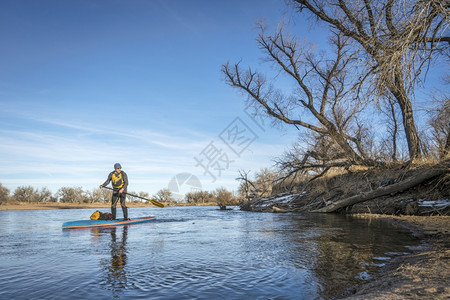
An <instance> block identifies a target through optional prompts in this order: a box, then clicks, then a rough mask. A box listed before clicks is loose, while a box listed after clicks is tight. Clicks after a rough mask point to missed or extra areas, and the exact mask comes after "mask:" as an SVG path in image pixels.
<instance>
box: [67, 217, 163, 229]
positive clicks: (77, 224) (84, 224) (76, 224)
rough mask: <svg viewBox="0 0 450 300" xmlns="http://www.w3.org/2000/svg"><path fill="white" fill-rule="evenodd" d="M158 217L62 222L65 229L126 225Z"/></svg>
mask: <svg viewBox="0 0 450 300" xmlns="http://www.w3.org/2000/svg"><path fill="white" fill-rule="evenodd" d="M155 219H156V217H142V218H137V219H129V220H124V219H116V220H79V221H70V222H65V223H63V224H62V227H63V228H64V229H76V228H93V227H110V226H124V225H132V224H139V223H146V222H150V221H153V220H155Z"/></svg>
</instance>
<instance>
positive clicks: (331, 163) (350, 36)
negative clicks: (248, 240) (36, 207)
mask: <svg viewBox="0 0 450 300" xmlns="http://www.w3.org/2000/svg"><path fill="white" fill-rule="evenodd" d="M291 4H293V6H294V9H297V10H298V11H299V12H300V13H307V14H309V15H310V16H313V17H314V18H315V20H317V22H319V23H321V24H325V25H326V26H329V27H328V28H329V32H330V40H329V42H330V47H332V50H333V52H332V53H328V55H326V54H324V53H325V52H318V51H317V50H316V49H315V48H314V47H313V46H312V45H311V44H309V43H307V42H306V41H305V40H303V39H300V38H298V37H296V36H293V35H291V34H290V33H289V32H287V30H285V28H284V27H279V28H278V29H277V30H275V32H274V33H272V34H268V33H267V28H266V27H265V26H263V25H260V26H259V29H260V33H259V34H258V36H257V44H258V47H259V48H260V50H261V51H262V52H263V54H264V57H265V60H266V61H268V62H271V63H272V64H273V66H274V67H275V68H276V71H277V72H276V75H274V78H273V79H270V77H269V75H268V74H264V73H262V72H259V71H255V70H254V69H252V68H243V67H242V66H241V63H235V64H231V63H226V64H224V65H223V66H222V73H223V74H224V75H225V80H226V82H227V83H228V84H229V85H230V86H232V87H235V88H237V89H238V90H240V91H241V92H243V94H244V95H246V96H247V98H248V101H249V102H250V104H251V105H252V106H253V107H254V109H255V113H256V114H267V115H269V116H270V117H271V118H272V119H273V120H275V121H277V122H281V123H283V124H287V125H290V126H295V127H296V128H297V129H299V131H300V132H301V133H302V137H303V138H302V140H301V145H302V146H301V148H297V149H293V151H292V152H291V153H288V155H287V156H286V157H285V159H284V160H280V163H281V164H280V167H281V169H282V171H283V172H284V173H285V175H286V176H291V175H292V176H296V175H297V173H298V172H308V171H309V170H314V171H315V172H317V173H318V174H324V173H325V172H327V171H329V170H330V169H331V168H349V167H351V166H356V165H359V166H377V165H384V164H386V163H389V162H391V161H396V160H397V159H398V155H397V152H398V147H399V146H400V145H401V144H402V139H404V141H406V145H407V149H408V150H407V153H408V154H407V156H406V157H405V160H408V159H417V158H420V157H422V150H421V142H422V143H423V142H424V141H425V140H427V139H426V138H424V139H423V140H422V141H420V139H419V133H418V130H417V128H416V123H415V117H414V114H415V113H417V110H415V109H414V107H413V105H412V101H411V99H412V98H413V97H414V95H415V92H416V87H417V86H418V85H420V84H423V82H424V76H425V74H426V73H427V70H428V68H431V67H432V66H433V65H432V62H435V61H436V59H439V58H444V59H445V58H448V49H449V42H450V37H448V36H446V29H447V24H448V19H449V13H448V4H444V2H442V1H413V0H409V1H400V0H384V1H382V0H370V1H356V0H343V1H337V2H330V1H327V0H319V1H306V0H297V1H296V0H291ZM280 74H283V75H286V78H288V79H289V80H291V82H292V83H293V85H294V88H293V89H292V90H291V91H286V88H283V89H276V88H275V83H276V80H275V78H277V77H278V76H279V75H280ZM444 99H445V100H444V102H448V99H447V98H444ZM382 103H386V104H387V105H380V104H382ZM372 104H375V105H376V107H378V110H376V109H374V106H373V105H372ZM397 111H400V113H401V117H397ZM376 114H381V115H384V116H390V117H389V118H386V120H387V122H386V123H387V124H385V126H384V128H383V126H382V125H381V124H380V125H379V126H377V127H376V126H374V124H373V123H372V120H371V118H370V116H371V115H376ZM376 119H377V117H374V118H373V120H376ZM400 128H403V130H402V131H401V130H400ZM444 130H445V131H446V132H447V134H448V132H449V124H448V122H447V124H445V125H444ZM383 131H384V132H385V133H383ZM385 136H390V137H391V140H392V143H391V144H390V145H388V147H386V139H385V138H384V137H385ZM307 141H309V144H308V143H307ZM440 147H444V149H443V150H444V152H447V153H448V146H447V145H446V144H444V145H443V144H442V143H441V144H440ZM440 150H442V149H440ZM388 151H390V153H388Z"/></svg>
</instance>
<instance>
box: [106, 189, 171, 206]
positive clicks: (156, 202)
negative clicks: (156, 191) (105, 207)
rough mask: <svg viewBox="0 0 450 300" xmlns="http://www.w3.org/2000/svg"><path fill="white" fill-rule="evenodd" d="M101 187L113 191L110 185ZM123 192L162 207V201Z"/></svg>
mask: <svg viewBox="0 0 450 300" xmlns="http://www.w3.org/2000/svg"><path fill="white" fill-rule="evenodd" d="M103 188H105V189H108V190H111V191H114V189H112V188H110V187H107V186H104V187H103ZM124 194H127V195H128V196H131V197H136V198H139V199H142V200H147V201H150V202H151V203H152V204H153V205H156V206H159V207H164V204H162V203H160V202H158V201H156V200H152V199H147V198H144V197H141V196H138V195H133V194H130V193H124Z"/></svg>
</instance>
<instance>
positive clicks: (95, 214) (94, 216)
mask: <svg viewBox="0 0 450 300" xmlns="http://www.w3.org/2000/svg"><path fill="white" fill-rule="evenodd" d="M99 218H100V212H99V211H98V210H96V211H95V212H94V213H93V214H92V215H91V220H98V219H99Z"/></svg>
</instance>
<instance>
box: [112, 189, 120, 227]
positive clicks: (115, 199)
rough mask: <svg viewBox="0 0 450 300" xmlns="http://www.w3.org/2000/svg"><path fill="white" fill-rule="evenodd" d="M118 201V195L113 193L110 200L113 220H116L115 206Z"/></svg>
mask: <svg viewBox="0 0 450 300" xmlns="http://www.w3.org/2000/svg"><path fill="white" fill-rule="evenodd" d="M118 201H119V194H115V193H113V195H112V198H111V214H112V215H113V220H115V219H116V206H117V202H118Z"/></svg>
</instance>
